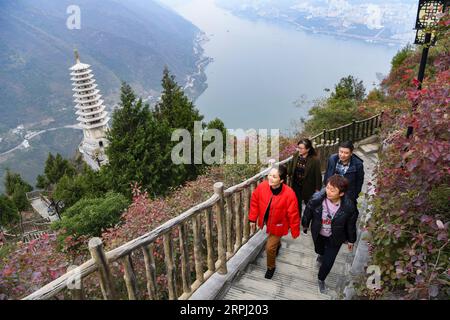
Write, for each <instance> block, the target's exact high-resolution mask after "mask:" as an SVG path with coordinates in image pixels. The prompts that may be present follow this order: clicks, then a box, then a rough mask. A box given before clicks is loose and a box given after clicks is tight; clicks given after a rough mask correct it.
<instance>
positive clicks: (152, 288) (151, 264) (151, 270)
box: [142, 244, 158, 300]
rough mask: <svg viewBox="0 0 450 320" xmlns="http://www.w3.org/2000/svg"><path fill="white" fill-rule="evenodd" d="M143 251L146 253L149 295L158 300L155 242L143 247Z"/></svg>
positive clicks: (145, 261)
mask: <svg viewBox="0 0 450 320" xmlns="http://www.w3.org/2000/svg"><path fill="white" fill-rule="evenodd" d="M142 253H143V254H144V263H145V274H146V277H147V292H148V297H149V298H150V299H152V300H156V299H158V294H157V291H156V264H155V258H154V257H153V244H151V245H149V246H148V247H146V246H144V247H142Z"/></svg>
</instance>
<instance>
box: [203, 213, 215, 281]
mask: <svg viewBox="0 0 450 320" xmlns="http://www.w3.org/2000/svg"><path fill="white" fill-rule="evenodd" d="M205 238H206V254H207V256H206V259H207V264H208V276H210V275H211V274H213V273H214V271H216V266H215V263H214V248H213V236H212V210H211V208H208V209H206V223H205Z"/></svg>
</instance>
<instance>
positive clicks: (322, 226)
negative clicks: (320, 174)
mask: <svg viewBox="0 0 450 320" xmlns="http://www.w3.org/2000/svg"><path fill="white" fill-rule="evenodd" d="M347 189H348V180H347V179H346V178H344V177H342V176H340V175H334V176H332V177H330V178H329V179H328V182H327V185H326V188H324V189H323V190H322V191H320V192H316V193H315V194H314V195H313V197H312V198H311V200H310V201H309V202H308V205H307V206H306V208H305V212H304V213H303V217H302V226H303V230H304V232H305V233H306V232H307V230H308V228H309V227H310V225H311V235H312V239H313V241H314V249H315V251H316V253H317V254H318V257H317V263H318V265H320V269H319V274H318V275H317V277H318V284H319V292H320V293H325V279H326V277H327V276H328V274H329V273H330V271H331V268H332V267H333V264H334V261H335V260H336V256H337V254H338V253H339V249H340V248H341V245H342V244H343V243H348V249H349V250H353V244H354V243H355V241H356V220H357V219H358V211H357V210H356V206H355V203H354V202H353V200H352V199H351V198H349V197H348V196H347V195H346V194H345V192H346V191H347Z"/></svg>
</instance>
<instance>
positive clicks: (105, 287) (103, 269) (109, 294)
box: [89, 238, 116, 300]
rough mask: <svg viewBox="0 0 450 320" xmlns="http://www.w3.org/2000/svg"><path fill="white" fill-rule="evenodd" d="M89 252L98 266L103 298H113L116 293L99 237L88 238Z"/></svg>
mask: <svg viewBox="0 0 450 320" xmlns="http://www.w3.org/2000/svg"><path fill="white" fill-rule="evenodd" d="M89 252H90V253H91V256H92V259H94V261H95V263H96V264H97V267H98V273H99V278H100V288H101V290H102V294H103V297H104V299H105V300H114V299H115V298H116V294H115V290H114V284H113V281H112V275H111V270H110V269H109V266H108V260H107V258H106V255H105V252H104V251H103V243H102V240H101V239H100V238H92V239H91V240H89Z"/></svg>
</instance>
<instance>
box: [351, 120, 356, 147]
mask: <svg viewBox="0 0 450 320" xmlns="http://www.w3.org/2000/svg"><path fill="white" fill-rule="evenodd" d="M355 139H356V119H353V120H352V142H355Z"/></svg>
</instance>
